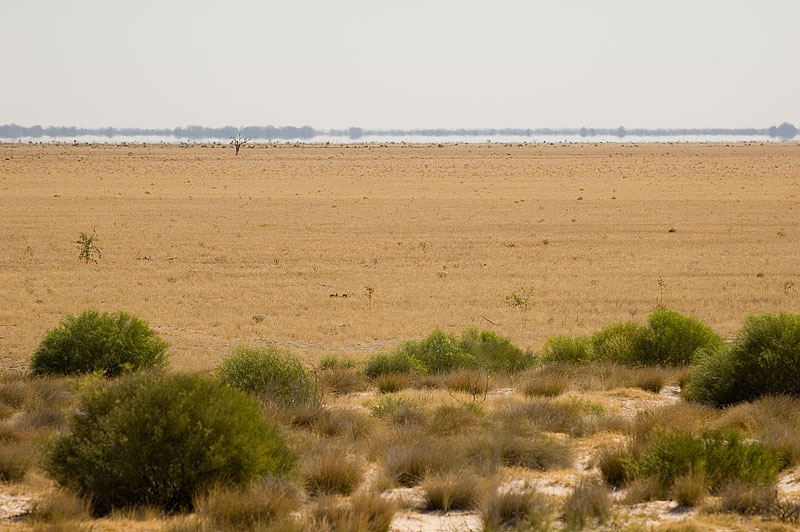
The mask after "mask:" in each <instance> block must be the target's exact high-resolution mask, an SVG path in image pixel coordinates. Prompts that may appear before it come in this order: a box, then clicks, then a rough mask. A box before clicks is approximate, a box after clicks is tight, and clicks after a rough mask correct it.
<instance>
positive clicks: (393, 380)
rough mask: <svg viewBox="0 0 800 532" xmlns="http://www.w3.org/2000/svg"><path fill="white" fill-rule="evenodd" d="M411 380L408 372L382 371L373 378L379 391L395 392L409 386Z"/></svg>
mask: <svg viewBox="0 0 800 532" xmlns="http://www.w3.org/2000/svg"><path fill="white" fill-rule="evenodd" d="M412 380H413V379H412V378H411V375H409V374H408V373H384V374H382V375H378V376H377V377H376V378H375V386H377V388H378V391H379V392H380V393H395V392H399V391H401V390H405V389H406V388H408V387H409V386H411V383H412Z"/></svg>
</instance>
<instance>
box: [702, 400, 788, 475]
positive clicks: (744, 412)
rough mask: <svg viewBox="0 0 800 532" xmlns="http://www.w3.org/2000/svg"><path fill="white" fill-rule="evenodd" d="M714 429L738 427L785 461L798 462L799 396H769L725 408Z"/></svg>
mask: <svg viewBox="0 0 800 532" xmlns="http://www.w3.org/2000/svg"><path fill="white" fill-rule="evenodd" d="M713 426H714V427H715V428H737V429H741V430H743V431H745V432H746V433H748V434H750V435H751V436H753V437H755V438H757V439H758V440H760V441H761V442H762V443H763V444H764V445H766V446H767V447H769V448H770V449H772V450H774V451H777V452H779V453H780V454H781V455H782V456H783V457H784V458H785V459H786V461H787V462H789V463H790V464H796V463H798V462H800V398H797V397H789V396H785V395H781V396H769V397H763V398H761V399H758V400H757V401H753V402H752V403H740V404H738V405H735V406H731V407H729V408H727V409H726V410H725V411H724V413H723V414H722V416H720V418H719V419H717V420H715V421H714V424H713Z"/></svg>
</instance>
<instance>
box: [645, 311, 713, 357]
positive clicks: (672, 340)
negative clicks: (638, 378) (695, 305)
mask: <svg viewBox="0 0 800 532" xmlns="http://www.w3.org/2000/svg"><path fill="white" fill-rule="evenodd" d="M721 345H722V339H721V338H720V337H719V336H717V334H716V333H715V332H714V331H712V330H711V328H709V327H708V326H706V325H704V324H702V323H700V322H699V321H697V320H696V319H694V318H690V317H689V316H684V315H683V314H679V313H678V312H675V311H673V310H667V309H665V308H657V309H656V310H654V311H653V312H651V313H650V315H649V316H647V328H646V329H645V330H644V332H643V334H642V337H641V339H640V341H639V342H638V343H637V345H636V351H635V363H637V364H645V365H661V366H684V365H689V364H691V363H692V361H693V360H694V357H695V354H696V353H697V351H698V350H699V349H714V348H716V347H719V346H721Z"/></svg>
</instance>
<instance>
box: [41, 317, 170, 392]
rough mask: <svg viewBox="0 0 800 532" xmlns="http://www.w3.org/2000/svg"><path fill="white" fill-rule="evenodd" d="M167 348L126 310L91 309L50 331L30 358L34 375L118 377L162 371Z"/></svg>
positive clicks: (65, 319) (145, 323)
mask: <svg viewBox="0 0 800 532" xmlns="http://www.w3.org/2000/svg"><path fill="white" fill-rule="evenodd" d="M166 349H167V343H166V342H165V341H164V340H162V339H161V338H159V337H158V336H156V334H155V333H154V332H153V330H152V329H151V328H150V327H149V326H148V325H147V322H145V321H143V320H140V319H139V318H136V317H135V316H131V315H130V314H128V313H126V312H123V311H118V312H114V313H103V314H100V313H99V312H97V311H96V310H91V309H88V310H85V311H83V312H82V313H81V314H80V315H78V316H67V317H66V318H64V320H63V321H62V322H61V324H60V325H59V327H57V328H55V329H51V330H49V331H47V333H46V334H45V337H44V339H43V340H42V343H41V344H39V347H38V348H37V349H36V351H35V352H34V353H33V357H32V358H31V372H32V373H33V374H34V375H46V374H59V375H74V374H81V373H94V372H102V373H103V374H105V375H106V376H108V377H115V376H117V375H120V374H121V373H123V372H125V371H129V370H137V369H145V368H148V369H160V368H163V367H164V366H166V354H165V351H166Z"/></svg>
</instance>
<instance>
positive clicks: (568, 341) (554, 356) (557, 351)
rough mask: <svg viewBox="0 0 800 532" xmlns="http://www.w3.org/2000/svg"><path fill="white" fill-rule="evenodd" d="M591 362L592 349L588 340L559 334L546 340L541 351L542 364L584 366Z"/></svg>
mask: <svg viewBox="0 0 800 532" xmlns="http://www.w3.org/2000/svg"><path fill="white" fill-rule="evenodd" d="M591 360H592V348H591V343H590V342H589V339H588V338H584V337H583V336H576V337H574V338H573V337H572V336H567V335H565V334H559V335H557V336H551V337H550V338H548V339H547V341H546V342H545V344H544V348H543V349H542V362H545V363H549V362H569V363H571V364H586V363H587V362H590V361H591Z"/></svg>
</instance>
